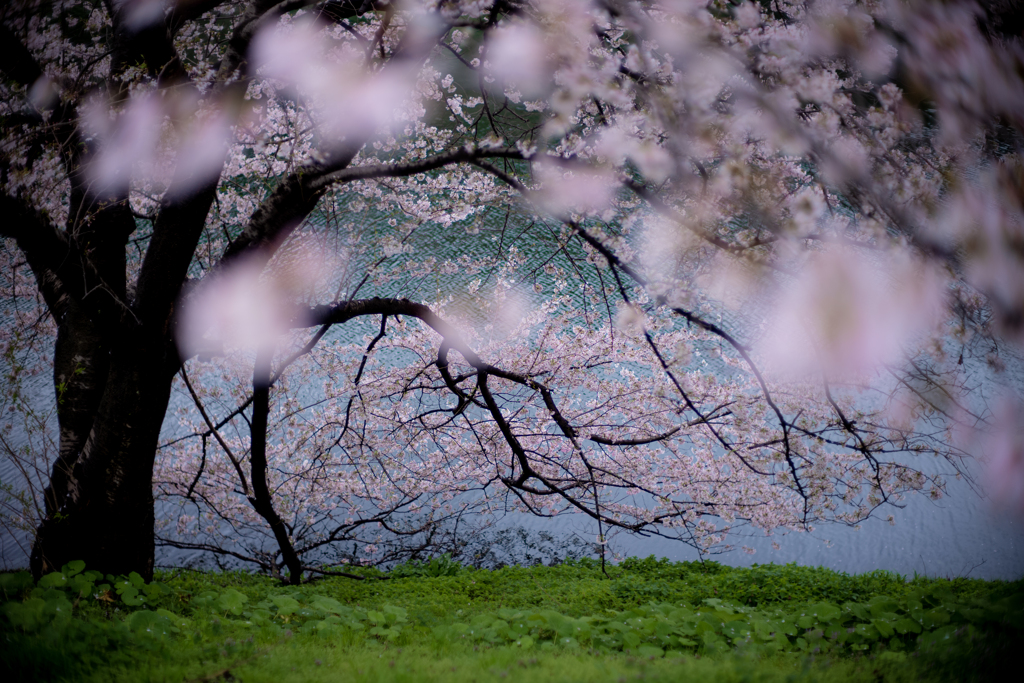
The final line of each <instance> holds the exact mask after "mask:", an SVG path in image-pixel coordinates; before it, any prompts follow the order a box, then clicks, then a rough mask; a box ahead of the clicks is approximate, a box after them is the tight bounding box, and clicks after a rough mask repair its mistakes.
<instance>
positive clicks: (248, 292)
mask: <svg viewBox="0 0 1024 683" xmlns="http://www.w3.org/2000/svg"><path fill="white" fill-rule="evenodd" d="M263 263H264V262H263V261H262V260H260V259H254V260H252V261H242V262H241V263H237V264H234V265H231V266H230V267H228V268H227V269H225V270H224V271H222V272H219V273H214V274H212V275H210V276H209V277H208V279H207V280H203V281H202V282H200V283H199V284H198V285H197V291H196V292H195V293H194V294H192V295H191V296H187V297H185V299H184V301H183V304H182V305H183V306H184V310H183V313H182V315H181V317H180V319H179V323H178V346H179V348H180V349H181V353H182V356H183V357H186V358H187V357H189V356H192V355H195V354H198V355H199V356H200V357H209V356H217V355H222V354H224V353H225V352H226V351H228V350H230V349H237V348H260V347H264V346H268V345H273V344H274V343H275V342H276V341H277V340H278V339H279V337H280V336H281V335H282V334H284V333H286V332H287V331H288V330H289V329H290V327H291V326H292V323H293V322H294V320H295V318H296V315H297V314H298V311H299V310H300V309H299V304H300V302H302V301H303V300H309V299H311V298H312V297H313V295H314V294H315V291H316V288H317V286H318V285H319V284H321V280H322V278H323V275H324V273H325V271H326V269H327V268H328V264H327V262H326V259H325V258H323V257H322V256H321V255H320V254H318V253H317V251H316V248H315V246H313V245H308V244H304V243H301V242H300V243H297V244H295V245H294V246H292V248H290V249H288V250H287V251H284V253H282V254H279V255H278V257H276V258H275V259H274V262H272V263H271V264H270V265H269V266H266V267H265V266H264V265H263Z"/></svg>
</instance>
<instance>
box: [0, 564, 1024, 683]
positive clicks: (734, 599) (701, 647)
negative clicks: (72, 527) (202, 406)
mask: <svg viewBox="0 0 1024 683" xmlns="http://www.w3.org/2000/svg"><path fill="white" fill-rule="evenodd" d="M440 569H443V570H444V571H440ZM606 571H607V573H604V572H602V571H601V568H600V566H599V564H598V563H597V562H594V561H591V560H582V561H574V562H569V563H565V564H562V565H558V566H552V567H544V566H536V567H529V568H527V567H505V568H502V569H497V570H483V569H472V568H465V567H462V566H460V565H458V564H457V563H453V562H451V561H450V560H448V561H444V560H439V561H434V562H427V563H422V564H419V563H408V564H406V565H403V566H399V567H396V568H395V569H394V570H393V571H392V572H389V573H383V572H380V571H379V570H373V569H369V570H363V571H362V572H361V575H362V576H363V578H362V579H361V580H355V579H351V578H339V577H331V578H324V579H320V580H316V581H313V582H310V583H306V584H303V585H301V586H286V585H282V584H281V582H280V581H278V580H274V579H272V578H270V577H266V576H258V575H251V574H245V573H240V572H235V573H202V572H196V571H189V570H170V571H165V572H160V573H159V574H158V576H157V579H156V580H155V581H153V582H151V583H145V582H144V581H143V580H142V578H141V577H140V576H139V575H137V574H133V575H130V576H128V577H113V576H103V575H101V574H99V573H98V572H94V571H89V570H88V569H86V568H85V567H84V563H80V562H75V563H69V564H68V565H66V566H65V567H64V568H63V570H62V571H61V572H54V573H51V574H48V575H46V576H44V577H43V578H42V579H41V580H40V581H39V582H38V583H36V582H34V581H33V580H32V579H31V577H30V576H29V575H28V574H27V573H8V574H3V575H0V591H2V599H3V605H2V607H0V614H2V616H0V619H2V637H3V639H4V648H3V652H2V654H0V657H2V664H3V666H4V668H5V669H6V670H7V671H9V672H10V673H11V674H13V676H12V677H9V678H8V679H7V680H12V679H13V680H26V681H27V680H167V681H180V680H219V679H223V680H243V681H262V680H267V681H270V680H325V681H326V680H366V681H370V680H396V681H400V680H410V681H413V680H437V681H461V680H467V681H469V680H491V679H497V678H501V677H503V676H510V675H512V674H514V675H515V676H516V678H517V679H523V680H609V681H611V680H622V679H623V678H630V679H633V678H636V677H642V678H645V679H647V680H661V679H664V680H685V679H686V678H685V677H686V676H700V677H701V678H702V679H703V678H706V679H708V680H723V681H726V680H765V681H768V680H817V679H824V678H826V677H827V678H828V679H829V680H851V681H858V680H865V681H867V680H890V681H901V680H986V679H987V678H988V677H989V676H993V675H998V674H1000V672H1001V671H1002V667H1006V666H1009V663H1010V661H1011V659H1010V654H1011V649H1012V648H1013V647H1014V646H1015V644H1016V643H1018V642H1019V641H1020V638H1021V636H1022V635H1024V582H1021V581H1018V582H1000V581H980V580H968V579H955V580H947V579H931V578H924V577H915V578H914V579H913V580H910V581H907V580H905V579H904V578H903V577H900V576H898V575H895V574H892V573H888V572H873V573H870V574H863V575H855V576H851V575H847V574H843V573H837V572H833V571H830V570H825V569H820V568H819V569H813V568H806V567H798V566H795V565H786V566H774V565H765V566H754V567H751V568H730V567H726V566H723V565H720V564H717V563H711V562H709V563H699V562H693V563H687V562H678V563H676V562H669V561H665V560H660V561H659V560H655V559H654V558H649V559H647V560H637V559H630V560H626V561H624V562H623V563H622V564H621V565H618V566H612V567H608V568H606ZM627 586H628V587H629V588H627ZM1006 673H1008V671H1007V672H1006Z"/></svg>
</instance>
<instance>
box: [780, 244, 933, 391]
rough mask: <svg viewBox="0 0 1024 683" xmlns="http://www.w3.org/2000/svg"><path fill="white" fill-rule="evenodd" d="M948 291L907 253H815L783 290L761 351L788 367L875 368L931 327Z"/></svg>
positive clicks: (797, 370)
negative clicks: (873, 256)
mask: <svg viewBox="0 0 1024 683" xmlns="http://www.w3.org/2000/svg"><path fill="white" fill-rule="evenodd" d="M943 291H944V286H943V281H942V278H941V277H940V276H939V275H938V273H937V272H935V270H934V269H933V268H931V267H929V266H928V265H926V264H924V263H921V262H919V261H915V260H913V259H911V258H910V257H908V256H904V255H895V256H890V257H888V258H885V259H882V260H880V261H879V262H872V261H868V260H867V259H866V258H864V257H863V256H860V255H858V254H857V253H855V252H851V251H845V250H841V249H838V248H832V249H829V250H828V251H826V252H824V253H818V254H813V255H812V256H810V258H809V259H808V260H807V263H806V264H805V265H804V266H803V267H802V268H801V269H800V275H799V277H798V278H797V280H796V281H795V282H794V283H792V284H791V285H790V286H788V287H786V288H785V290H784V291H783V293H782V296H781V298H780V303H779V306H778V307H777V309H776V310H775V313H774V320H773V323H772V324H771V326H770V330H769V333H768V335H767V336H766V338H765V340H764V343H763V348H762V350H763V351H764V352H765V354H766V355H767V357H768V359H769V361H770V362H771V363H772V364H773V365H774V366H775V367H776V368H777V369H779V370H781V371H782V372H784V373H793V374H797V375H799V374H803V373H817V372H824V373H826V374H828V375H849V374H854V375H856V374H862V373H866V372H871V371H873V370H875V369H876V368H878V367H879V366H880V365H881V364H884V363H892V362H897V361H899V360H900V359H901V357H902V356H903V354H904V352H905V348H906V347H907V346H908V345H911V344H913V343H914V342H916V341H918V340H919V338H920V337H921V336H922V335H924V334H926V333H929V332H932V331H934V329H935V326H936V325H937V324H938V323H939V322H940V321H941V320H942V316H943V312H944V304H945V301H944V296H943Z"/></svg>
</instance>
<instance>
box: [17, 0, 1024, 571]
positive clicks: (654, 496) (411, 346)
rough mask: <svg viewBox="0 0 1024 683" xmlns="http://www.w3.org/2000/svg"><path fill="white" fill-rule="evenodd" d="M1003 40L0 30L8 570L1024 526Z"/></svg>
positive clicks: (230, 19) (28, 9)
mask: <svg viewBox="0 0 1024 683" xmlns="http://www.w3.org/2000/svg"><path fill="white" fill-rule="evenodd" d="M1016 9H1017V7H1016V5H1015V4H1014V3H1012V2H1004V3H990V4H988V5H976V4H974V3H971V2H942V3H939V2H926V1H923V0H921V1H906V0H870V1H854V0H835V1H831V2H825V1H815V2H809V1H807V2H805V1H803V0H793V1H786V0H761V1H760V2H756V3H755V2H741V3H732V2H727V1H724V0H723V1H719V0H712V1H711V2H707V1H706V0H700V1H697V0H649V1H648V0H643V1H637V2H618V1H616V0H603V1H599V0H548V1H545V2H539V1H538V2H529V1H527V0H406V1H404V2H399V1H398V0H391V1H386V0H328V1H323V0H321V1H313V0H284V1H282V2H273V1H271V0H254V1H251V2H241V1H239V2H230V1H227V0H178V1H177V2H171V1H165V0H104V1H102V2H101V1H100V0H95V1H89V0H73V1H72V0H65V1H60V0H23V1H21V2H14V3H9V4H8V5H7V6H5V8H4V9H2V10H0V31H2V36H0V38H2V46H3V47H2V48H0V72H2V74H3V76H4V81H3V84H2V85H0V87H2V89H3V98H2V100H0V102H2V105H0V106H2V116H3V121H4V126H3V156H2V165H0V187H2V194H0V204H2V208H3V214H4V219H3V221H2V223H0V226H2V227H0V235H2V236H3V237H4V238H5V240H4V246H3V252H2V253H3V259H4V260H3V276H2V277H3V279H2V286H3V288H4V306H5V307H6V308H5V311H6V313H5V316H6V317H5V321H7V322H8V324H6V325H5V327H4V329H3V331H2V333H0V334H2V337H0V342H2V344H3V347H2V348H3V350H4V366H3V367H4V371H5V374H6V376H7V381H8V384H9V386H10V387H11V389H10V391H9V392H8V393H7V395H6V396H4V397H3V399H0V400H3V401H4V409H5V410H7V411H8V412H7V414H8V415H9V416H11V417H10V418H9V419H10V423H9V424H8V425H7V426H6V427H5V431H4V432H3V433H2V434H0V437H3V439H4V440H3V441H2V442H0V444H2V445H3V446H4V449H5V456H4V457H7V458H10V459H11V460H12V461H13V462H15V463H16V464H17V466H18V467H20V468H21V470H22V472H23V473H24V476H25V477H26V480H27V481H28V482H30V483H31V482H35V484H36V486H35V488H32V486H29V489H28V490H27V492H21V493H19V494H18V495H20V501H21V506H20V507H17V506H15V507H14V508H11V510H13V512H8V513H6V518H7V519H9V520H14V521H15V522H19V523H21V524H22V525H37V532H36V536H35V545H34V547H33V549H32V566H33V570H34V571H35V572H37V573H39V572H44V571H49V570H50V569H51V568H55V567H56V568H59V567H60V566H61V565H62V564H63V563H64V562H66V561H68V560H71V559H84V560H85V561H86V562H87V564H89V565H90V566H92V567H95V568H97V569H100V570H102V571H105V572H113V573H126V572H128V571H139V572H140V573H141V574H143V575H144V576H150V575H151V574H152V567H153V558H154V547H155V543H157V542H159V543H161V544H166V545H171V546H175V547H179V548H191V549H196V550H205V551H209V552H212V553H215V554H219V555H223V556H231V557H235V558H237V559H240V560H243V561H247V562H254V563H256V564H258V565H260V566H262V567H263V568H264V569H266V570H268V571H271V572H273V573H275V574H280V573H282V572H283V571H284V570H286V571H287V578H288V580H290V581H292V582H298V581H300V580H301V578H302V577H303V576H304V575H307V574H308V573H309V572H327V571H331V570H329V569H327V568H326V564H325V562H326V560H325V559H324V558H325V557H329V556H330V553H331V552H332V551H333V552H335V555H337V552H336V551H337V549H338V548H346V549H348V548H350V549H351V552H349V551H347V550H346V551H345V552H348V555H350V556H351V558H350V559H354V560H356V561H365V562H380V561H387V560H390V559H395V558H398V557H401V556H403V553H405V554H408V553H410V552H424V551H431V550H432V549H435V548H441V547H447V546H446V545H445V544H449V545H450V544H453V543H457V542H458V537H459V534H460V533H464V531H462V532H460V529H462V530H464V529H465V528H466V525H467V524H472V523H473V522H472V521H471V520H473V519H478V518H481V516H480V515H476V514H474V513H485V514H484V515H483V518H486V517H487V515H488V514H495V513H499V512H504V511H510V510H511V511H519V512H529V513H533V514H537V515H547V516H553V515H559V514H565V513H575V514H581V515H585V516H586V517H587V518H589V519H590V520H592V521H593V523H594V524H595V525H596V527H597V529H598V536H599V539H598V542H599V543H601V542H603V540H604V537H605V534H606V533H607V532H608V531H609V530H612V529H623V530H627V531H634V532H644V533H652V534H658V535H662V536H665V537H668V538H674V539H678V540H679V541H681V542H684V543H688V544H690V545H692V546H693V547H695V548H697V549H698V550H700V551H701V552H708V551H710V550H713V549H714V548H717V547H720V546H721V545H722V544H723V543H725V542H726V539H727V538H728V534H730V533H735V531H736V530H737V529H739V528H744V527H745V528H747V529H750V530H754V531H757V532H758V533H769V534H770V533H772V532H774V531H777V530H807V529H810V528H812V527H813V526H814V525H815V524H819V523H822V522H829V521H831V522H841V523H846V524H858V523H859V522H861V521H863V520H864V519H866V518H867V517H869V516H871V515H874V514H879V511H880V510H885V508H886V506H888V507H892V506H898V505H900V501H902V500H903V499H904V497H905V496H906V495H908V494H911V493H916V492H924V493H926V494H929V495H932V496H938V495H941V494H942V491H943V481H942V478H941V477H940V476H938V475H935V474H925V473H924V471H925V470H923V469H922V467H921V466H920V465H919V464H918V463H919V459H920V458H923V457H926V456H929V455H931V456H936V457H939V458H942V459H943V462H945V463H946V467H947V470H948V471H949V472H951V473H953V474H956V475H959V474H961V473H963V472H964V471H965V469H964V462H965V459H966V458H969V457H971V456H974V455H982V456H991V457H992V460H993V461H994V463H995V465H994V469H993V472H998V476H999V478H1000V480H1001V481H1002V482H1004V483H1003V485H1002V486H996V487H994V488H993V489H992V490H993V495H995V496H997V497H999V496H1001V497H1002V499H1003V500H1004V502H1006V503H1008V504H1010V505H1011V506H1017V507H1020V506H1021V505H1022V502H1021V498H1020V491H1021V490H1022V487H1021V486H1020V485H1017V484H1012V483H1006V482H1013V481H1020V480H1021V479H1022V478H1024V464H1022V463H1024V456H1022V453H1021V443H1022V439H1021V438H1020V424H1021V423H1022V420H1021V415H1022V410H1021V408H1020V405H1021V402H1020V397H1019V395H1017V394H1015V393H1014V381H1015V380H1014V379H1013V378H1014V377H1016V375H1015V374H1014V372H1015V368H1017V363H1018V361H1017V357H1018V353H1019V351H1020V348H1021V343H1022V341H1024V268H1022V265H1024V264H1022V259H1024V248H1022V246H1021V245H1022V244H1024V222H1022V218H1024V205H1022V203H1024V171H1022V169H1024V166H1022V165H1021V164H1022V162H1021V157H1020V152H1021V142H1022V138H1021V132H1022V130H1024V118H1022V117H1024V82H1022V78H1024V45H1022V42H1021V36H1020V26H1019V25H1018V24H1015V23H1014V22H1019V16H1020V13H1019V12H1017V11H1016ZM49 369H52V372H53V386H54V401H55V405H54V406H53V408H52V410H53V412H54V413H55V417H56V424H57V430H56V434H55V435H54V436H52V437H51V436H49V433H48V429H49V424H50V422H51V420H50V418H49V413H48V411H47V409H46V407H45V406H40V405H39V404H38V401H37V400H35V401H34V397H33V396H32V395H31V393H32V392H31V390H30V389H29V386H30V384H31V382H30V378H31V377H32V376H34V375H38V374H40V373H42V372H46V371H48V370H49ZM999 386H1005V387H1006V390H1005V391H1004V394H1003V395H1002V397H1000V396H996V395H995V393H994V391H993V390H992V387H999ZM989 394H992V396H991V397H989ZM173 396H178V397H180V400H179V399H172V397H173ZM990 399H991V400H990ZM15 425H18V427H17V429H18V430H19V431H20V432H23V433H24V434H25V435H27V436H24V437H22V438H23V440H24V439H29V444H30V445H29V447H27V448H26V447H22V446H19V445H18V444H16V443H15V442H14V441H13V438H14V437H13V436H12V435H13V434H14V431H15ZM927 471H933V470H927ZM42 489H45V490H42ZM155 497H157V498H159V499H160V500H162V501H163V503H162V506H161V510H164V511H166V512H165V513H161V515H160V517H159V519H158V518H157V515H156V513H155V507H154V500H155ZM882 514H888V513H887V512H882ZM334 564H336V562H335V563H334Z"/></svg>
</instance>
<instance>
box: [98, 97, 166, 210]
mask: <svg viewBox="0 0 1024 683" xmlns="http://www.w3.org/2000/svg"><path fill="white" fill-rule="evenodd" d="M83 109H84V118H85V124H86V126H87V128H88V129H89V130H90V131H91V132H92V133H93V134H94V135H95V138H94V140H95V142H97V143H98V144H97V147H98V152H97V153H96V155H95V156H94V157H93V158H92V159H91V162H90V164H89V169H88V170H89V176H90V180H91V185H92V188H91V189H92V191H93V192H94V193H95V194H97V195H100V194H107V193H111V194H117V193H121V192H126V191H127V190H128V183H129V181H130V180H131V177H132V173H133V171H136V170H138V171H141V172H142V173H143V174H145V175H153V174H154V172H155V166H156V160H157V155H156V147H157V143H158V141H159V139H160V128H161V127H162V126H163V120H164V113H163V108H162V107H161V105H160V100H159V99H158V98H157V97H156V96H155V95H142V96H139V97H134V98H132V100H131V101H130V102H129V103H128V105H127V106H126V107H125V109H124V111H122V112H121V113H120V114H119V115H118V116H117V117H116V118H115V117H113V116H112V115H111V111H110V109H109V108H108V106H107V103H106V102H103V101H101V100H100V99H92V100H90V101H89V102H88V103H87V105H86V106H85V107H84V108H83Z"/></svg>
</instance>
